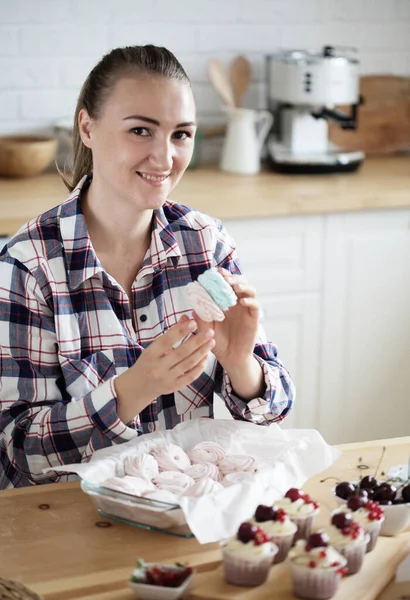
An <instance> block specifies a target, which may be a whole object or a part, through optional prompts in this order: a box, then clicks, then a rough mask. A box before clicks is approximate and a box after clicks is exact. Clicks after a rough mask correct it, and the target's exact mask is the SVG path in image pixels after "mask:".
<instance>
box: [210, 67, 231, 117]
mask: <svg viewBox="0 0 410 600" xmlns="http://www.w3.org/2000/svg"><path fill="white" fill-rule="evenodd" d="M208 76H209V79H210V80H211V83H212V85H213V86H214V88H215V90H216V91H217V92H218V94H219V95H220V97H221V98H222V100H223V101H224V102H225V104H227V105H228V106H231V107H234V106H235V99H234V96H233V91H232V87H231V84H230V81H229V76H228V73H227V71H226V69H225V67H224V66H223V64H222V63H220V62H219V60H217V59H216V58H211V60H210V61H209V62H208Z"/></svg>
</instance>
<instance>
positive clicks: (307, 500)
mask: <svg viewBox="0 0 410 600" xmlns="http://www.w3.org/2000/svg"><path fill="white" fill-rule="evenodd" d="M275 505H276V506H277V507H278V508H283V509H284V511H285V512H286V514H287V515H288V517H289V519H290V520H291V521H293V522H294V523H295V525H297V531H296V533H295V537H294V540H293V541H294V542H297V541H298V540H301V539H304V540H307V538H308V537H309V535H310V532H311V531H312V526H313V521H314V520H315V517H316V515H317V514H318V513H319V504H318V503H317V502H315V501H314V500H312V498H311V497H310V496H309V494H305V492H304V491H303V490H299V489H297V488H291V489H290V490H288V491H287V492H286V494H285V496H284V497H283V498H281V499H280V500H278V501H277V502H275Z"/></svg>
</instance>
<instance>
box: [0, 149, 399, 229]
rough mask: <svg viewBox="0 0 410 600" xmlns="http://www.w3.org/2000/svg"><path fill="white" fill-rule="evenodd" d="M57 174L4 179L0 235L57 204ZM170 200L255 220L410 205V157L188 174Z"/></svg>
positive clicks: (61, 193) (60, 194) (61, 195)
mask: <svg viewBox="0 0 410 600" xmlns="http://www.w3.org/2000/svg"><path fill="white" fill-rule="evenodd" d="M66 196H67V190H66V188H65V186H64V184H63V182H62V181H61V179H60V177H59V175H58V174H55V173H51V174H44V175H40V176H38V177H33V178H29V179H0V235H11V234H12V233H14V232H15V231H16V230H17V229H18V228H19V227H20V226H21V225H23V224H24V223H26V222H27V221H28V220H30V219H31V218H33V217H35V216H37V215H39V214H41V213H42V212H44V211H46V210H48V209H49V208H52V207H53V206H55V205H57V204H59V203H60V202H61V201H63V200H64V199H65V198H66ZM172 199H173V200H175V201H176V202H180V203H182V204H188V205H189V206H194V207H195V208H197V209H199V210H201V211H202V212H205V213H207V214H210V215H212V216H214V217H218V218H220V219H224V220H227V219H251V218H258V217H273V216H284V215H308V214H318V213H333V212H345V211H360V210H369V209H389V208H401V207H408V206H410V156H393V157H386V158H385V157H383V158H368V159H366V160H365V162H364V164H363V166H362V168H361V169H360V170H359V171H358V172H357V173H349V174H333V175H299V176H289V175H280V174H278V173H274V172H273V171H269V172H266V171H265V172H263V173H260V174H259V175H252V176H245V175H242V176H240V175H231V174H228V173H223V172H221V171H219V170H218V169H217V168H216V167H201V168H199V169H195V170H194V169H193V170H188V171H187V172H186V173H185V175H184V177H183V178H182V181H181V182H180V184H179V185H178V187H177V188H176V189H175V191H174V192H173V193H172Z"/></svg>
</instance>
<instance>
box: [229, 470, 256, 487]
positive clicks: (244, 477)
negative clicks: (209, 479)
mask: <svg viewBox="0 0 410 600" xmlns="http://www.w3.org/2000/svg"><path fill="white" fill-rule="evenodd" d="M252 475H253V473H250V472H249V471H234V472H233V473H227V474H226V475H225V477H224V478H223V479H222V481H221V483H222V485H223V486H224V487H229V486H230V485H235V484H236V483H243V482H244V481H249V479H251V477H252Z"/></svg>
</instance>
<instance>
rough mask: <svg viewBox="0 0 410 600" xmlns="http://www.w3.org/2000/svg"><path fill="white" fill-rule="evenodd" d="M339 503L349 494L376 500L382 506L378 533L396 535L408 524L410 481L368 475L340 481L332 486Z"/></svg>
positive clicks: (409, 514) (347, 498)
mask: <svg viewBox="0 0 410 600" xmlns="http://www.w3.org/2000/svg"><path fill="white" fill-rule="evenodd" d="M334 494H335V497H336V500H337V502H338V504H339V505H343V504H346V503H347V501H348V500H349V498H350V497H351V496H359V497H360V498H364V499H366V498H367V499H368V500H371V501H373V502H377V503H378V504H379V505H381V506H382V507H383V512H384V521H383V522H382V525H381V529H380V535H387V536H391V535H397V534H398V533H401V532H402V531H404V530H405V529H407V527H408V526H409V525H410V481H404V482H400V481H399V482H397V481H379V480H377V479H376V478H375V477H372V476H371V475H368V476H366V477H363V479H361V480H360V481H359V482H353V483H352V482H349V481H342V482H340V483H338V484H337V485H336V487H335V488H334Z"/></svg>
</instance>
